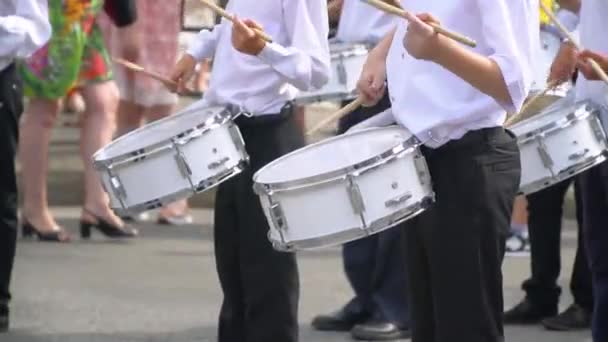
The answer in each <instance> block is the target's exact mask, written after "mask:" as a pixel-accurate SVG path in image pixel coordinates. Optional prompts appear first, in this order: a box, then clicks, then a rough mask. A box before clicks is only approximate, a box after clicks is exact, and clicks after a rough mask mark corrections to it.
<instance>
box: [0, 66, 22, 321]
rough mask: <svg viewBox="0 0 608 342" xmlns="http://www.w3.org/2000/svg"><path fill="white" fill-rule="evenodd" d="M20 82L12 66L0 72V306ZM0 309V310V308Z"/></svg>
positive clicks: (4, 301)
mask: <svg viewBox="0 0 608 342" xmlns="http://www.w3.org/2000/svg"><path fill="white" fill-rule="evenodd" d="M22 96H23V93H22V88H21V82H20V80H19V78H18V76H17V73H16V71H15V67H14V66H10V67H8V68H6V69H4V70H3V71H1V72H0V307H1V306H3V305H8V302H9V300H10V299H11V295H10V291H9V290H10V289H9V287H10V280H11V273H12V269H13V260H14V258H15V245H16V240H17V180H16V176H15V154H16V152H17V141H18V127H19V117H20V115H21V112H22V111H23V97H22ZM0 309H1V308H0Z"/></svg>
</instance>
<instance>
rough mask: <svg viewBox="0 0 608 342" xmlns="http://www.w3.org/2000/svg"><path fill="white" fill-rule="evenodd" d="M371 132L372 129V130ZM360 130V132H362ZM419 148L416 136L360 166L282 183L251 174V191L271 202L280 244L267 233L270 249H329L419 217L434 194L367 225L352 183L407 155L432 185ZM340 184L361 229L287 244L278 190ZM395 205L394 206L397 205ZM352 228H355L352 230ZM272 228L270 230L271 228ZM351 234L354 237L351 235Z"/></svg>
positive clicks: (433, 197) (360, 199)
mask: <svg viewBox="0 0 608 342" xmlns="http://www.w3.org/2000/svg"><path fill="white" fill-rule="evenodd" d="M372 129H373V128H372ZM364 131H365V130H362V131H360V132H364ZM336 139H340V137H339V136H336V137H333V138H329V139H327V140H326V141H327V142H331V141H332V140H336ZM419 146H421V142H420V140H419V139H418V138H417V137H416V136H412V137H410V138H409V139H407V140H406V141H404V142H402V143H399V144H398V145H397V146H395V147H393V148H391V149H389V150H387V151H385V152H383V153H381V154H379V155H376V156H374V157H371V158H368V159H366V160H363V161H361V162H359V163H356V164H353V165H350V166H347V167H343V168H340V169H337V170H334V171H329V172H325V173H321V174H318V175H314V176H309V177H303V178H300V179H296V180H291V181H285V182H273V183H260V182H257V181H256V179H257V178H258V173H259V172H260V171H262V170H260V171H258V172H256V174H254V176H253V181H254V185H253V188H254V192H255V193H256V194H257V195H258V196H265V197H267V198H268V201H269V203H270V213H269V214H270V216H271V220H272V223H273V225H274V228H275V229H276V230H277V231H278V233H279V236H280V239H281V241H274V240H272V239H271V237H270V231H269V232H268V238H269V240H270V241H271V242H272V244H273V248H274V249H276V250H279V251H283V252H294V251H297V250H305V249H315V248H319V246H329V245H335V244H338V243H340V242H341V241H346V240H348V241H351V240H353V239H355V238H358V237H365V236H369V235H372V234H374V233H377V232H379V231H382V230H384V229H386V227H392V226H394V225H396V224H399V223H402V222H404V221H406V220H408V219H410V218H412V217H414V216H416V215H418V214H420V213H421V212H423V211H424V210H426V209H427V208H428V207H430V206H431V205H432V204H433V203H434V202H435V192H434V191H433V192H431V194H430V195H427V196H425V197H423V198H422V199H421V200H420V201H418V202H416V203H413V204H411V205H409V206H407V207H405V208H403V209H401V210H398V211H396V212H394V213H392V214H391V215H388V216H385V217H383V218H381V219H378V220H376V221H373V222H366V220H365V219H364V217H363V211H364V209H365V205H364V201H363V197H362V195H361V192H360V190H359V188H358V186H357V184H356V183H355V182H354V180H355V179H356V177H358V176H360V175H363V174H365V173H368V172H371V171H374V170H376V169H378V168H380V167H381V166H383V165H385V164H388V163H391V162H394V161H396V160H398V159H401V158H403V157H405V156H406V155H409V154H414V163H415V168H416V170H417V173H418V175H419V177H420V178H421V181H422V183H423V184H427V182H428V184H430V183H431V175H430V171H429V169H428V166H427V164H426V161H425V159H424V156H423V155H422V153H421V152H420V150H419ZM308 148H313V145H309V146H307V147H304V148H302V149H300V150H297V151H294V152H292V153H290V154H287V155H285V156H283V157H281V158H279V159H276V160H274V161H273V162H271V163H270V164H268V165H267V166H272V165H274V164H278V163H280V162H281V161H282V160H284V159H286V158H289V157H290V156H291V155H293V154H295V153H298V152H300V151H302V150H305V149H308ZM337 181H342V182H346V183H347V184H348V197H349V199H350V203H351V205H352V207H353V209H354V210H355V212H356V213H357V214H358V215H359V216H360V217H361V226H360V227H359V228H360V229H359V230H358V231H357V232H355V233H353V231H343V232H341V233H339V234H334V235H332V236H322V237H316V238H311V239H305V240H298V241H293V242H288V241H286V239H285V236H284V234H283V232H284V231H286V230H288V229H289V227H288V225H287V219H286V217H285V215H284V214H283V211H282V209H281V203H279V202H277V201H275V200H274V198H273V196H274V193H275V192H280V191H288V190H296V189H299V188H304V187H308V186H314V185H319V184H324V183H331V182H337ZM410 198H411V195H409V196H408V195H405V196H404V198H399V199H396V200H394V201H399V203H402V202H405V201H407V200H409V199H410ZM399 203H395V204H399ZM353 228H355V227H353ZM271 229H273V227H271ZM353 234H354V235H353Z"/></svg>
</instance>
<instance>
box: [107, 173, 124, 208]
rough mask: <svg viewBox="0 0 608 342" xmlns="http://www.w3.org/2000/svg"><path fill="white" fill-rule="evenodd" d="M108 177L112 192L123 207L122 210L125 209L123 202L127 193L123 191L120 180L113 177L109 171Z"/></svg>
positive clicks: (115, 176)
mask: <svg viewBox="0 0 608 342" xmlns="http://www.w3.org/2000/svg"><path fill="white" fill-rule="evenodd" d="M108 176H110V186H111V187H112V190H114V194H115V195H116V197H117V198H118V200H119V201H120V204H121V205H122V206H123V208H125V209H126V207H125V203H124V200H125V199H127V191H126V190H125V187H124V185H123V184H122V181H121V180H120V178H119V177H118V176H117V175H115V174H114V173H113V172H112V171H111V170H109V169H108Z"/></svg>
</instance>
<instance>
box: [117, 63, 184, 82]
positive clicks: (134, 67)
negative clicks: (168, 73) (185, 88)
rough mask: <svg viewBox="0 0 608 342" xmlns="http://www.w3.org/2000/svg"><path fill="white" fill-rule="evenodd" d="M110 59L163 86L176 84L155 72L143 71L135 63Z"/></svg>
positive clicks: (142, 68)
mask: <svg viewBox="0 0 608 342" xmlns="http://www.w3.org/2000/svg"><path fill="white" fill-rule="evenodd" d="M112 59H113V60H114V62H116V63H118V64H120V65H122V66H124V67H126V68H129V69H131V70H133V71H136V72H140V73H142V74H144V75H146V76H148V77H151V78H153V79H155V80H157V81H161V82H163V83H165V84H170V85H173V86H177V83H176V82H175V81H172V80H170V79H168V78H166V77H164V76H162V75H160V74H157V73H155V72H152V71H148V70H146V69H144V67H142V66H141V65H137V64H135V63H132V62H129V61H127V60H125V59H122V58H116V57H114V58H112Z"/></svg>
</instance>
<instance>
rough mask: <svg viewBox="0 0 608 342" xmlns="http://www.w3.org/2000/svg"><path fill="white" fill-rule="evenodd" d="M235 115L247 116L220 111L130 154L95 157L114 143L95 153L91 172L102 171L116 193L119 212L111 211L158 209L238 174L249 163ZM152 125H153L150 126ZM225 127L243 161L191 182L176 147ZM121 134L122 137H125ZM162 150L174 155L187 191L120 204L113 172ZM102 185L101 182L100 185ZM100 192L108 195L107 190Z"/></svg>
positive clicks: (121, 195) (120, 193)
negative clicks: (172, 151) (185, 180)
mask: <svg viewBox="0 0 608 342" xmlns="http://www.w3.org/2000/svg"><path fill="white" fill-rule="evenodd" d="M196 109H200V108H195V109H192V110H196ZM239 115H247V114H246V113H241V112H238V111H235V110H232V109H229V108H226V109H224V110H223V111H221V112H219V113H216V114H215V115H213V116H211V117H209V118H207V119H206V120H205V121H204V122H202V123H199V124H198V125H196V126H195V127H193V128H190V129H187V130H185V131H182V132H178V133H175V134H174V135H173V136H172V137H171V138H167V139H162V140H160V141H158V142H157V143H154V144H151V145H150V146H146V147H144V148H140V149H136V150H133V151H130V152H124V153H121V154H119V155H117V156H114V157H110V158H106V159H99V158H98V156H99V155H100V154H101V153H102V152H103V151H104V150H106V149H108V148H110V147H112V145H113V144H115V143H116V140H115V141H114V142H111V143H110V144H108V145H107V146H106V147H104V148H103V149H101V150H99V151H97V152H96V153H95V154H94V155H93V166H94V168H95V170H97V171H98V172H106V173H107V175H108V177H109V179H110V184H111V186H112V188H113V189H112V190H114V193H115V194H116V197H117V199H118V201H119V202H120V205H121V207H122V209H120V208H115V211H116V212H117V213H118V214H133V213H138V212H142V211H147V210H153V209H157V208H160V207H162V206H163V205H166V204H169V203H172V202H174V201H176V200H179V199H182V198H185V197H188V196H189V195H192V194H196V193H200V192H203V191H206V190H209V189H211V188H213V187H215V186H217V185H219V184H220V183H221V182H223V181H224V180H226V179H228V178H230V177H232V176H234V175H236V174H239V173H241V172H242V171H243V170H244V169H245V167H246V166H247V164H248V162H249V155H248V154H247V150H246V149H245V143H244V141H243V138H242V136H241V133H240V131H239V129H238V127H237V126H236V124H235V123H234V122H233V121H232V120H233V119H234V118H236V117H237V116H239ZM151 124H155V122H153V123H151ZM223 125H225V126H226V129H227V130H228V132H229V134H230V138H231V140H232V141H233V142H234V145H235V147H236V149H237V150H238V151H239V153H240V154H241V155H242V156H243V159H242V160H241V161H240V162H239V163H238V164H237V165H235V166H234V167H231V168H228V169H226V170H224V171H222V172H221V173H218V174H216V175H214V176H212V177H209V178H207V179H204V180H201V181H200V182H195V181H193V180H192V178H191V175H192V171H191V168H190V165H189V164H188V162H187V161H186V159H185V158H184V156H183V154H182V153H181V151H180V146H183V145H186V144H187V143H189V142H191V141H193V140H196V139H200V138H201V137H203V135H205V134H206V133H208V132H209V131H211V130H213V129H216V128H218V127H220V126H223ZM145 128H146V126H143V127H140V128H138V129H137V130H134V131H131V132H129V133H127V135H134V134H137V133H138V132H141V131H142V130H143V129H145ZM127 135H125V137H126V136H127ZM166 150H175V151H176V152H177V153H176V154H175V159H176V163H177V165H178V167H179V169H180V172H181V173H182V174H183V175H184V177H186V178H187V179H188V183H189V184H190V188H187V189H180V190H178V191H176V192H174V193H172V194H168V195H166V196H163V197H161V198H156V199H153V200H150V201H147V202H145V203H141V204H139V205H133V206H127V205H126V204H125V202H124V199H125V196H126V191H125V189H124V186H123V185H122V182H121V181H120V178H119V177H118V176H117V175H116V174H115V173H114V171H113V170H114V169H117V168H120V167H121V166H126V165H130V164H133V163H137V162H139V161H142V160H144V159H146V158H148V157H150V156H153V155H155V154H157V153H161V152H163V151H166ZM102 186H104V183H103V182H102ZM104 190H105V191H106V192H108V190H109V189H105V186H104Z"/></svg>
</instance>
